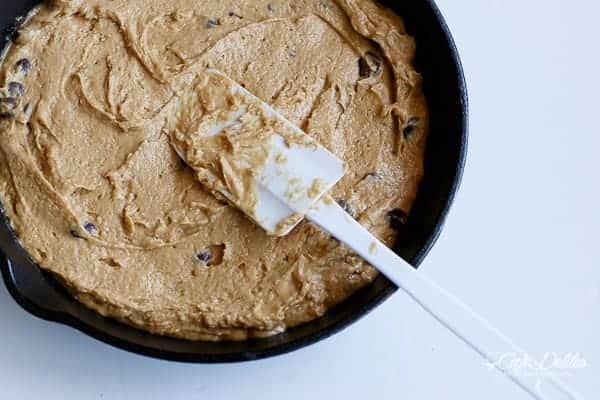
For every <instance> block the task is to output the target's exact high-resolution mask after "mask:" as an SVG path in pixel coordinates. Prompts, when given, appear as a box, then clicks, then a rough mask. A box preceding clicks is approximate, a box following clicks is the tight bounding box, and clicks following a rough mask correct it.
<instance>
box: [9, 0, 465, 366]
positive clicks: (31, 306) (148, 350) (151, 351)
mask: <svg viewBox="0 0 600 400" xmlns="http://www.w3.org/2000/svg"><path fill="white" fill-rule="evenodd" d="M422 1H423V2H424V3H425V4H426V5H427V7H428V8H429V12H431V13H432V16H433V17H434V18H435V22H436V23H437V24H438V25H439V28H440V29H441V31H442V33H443V36H444V37H445V40H446V43H444V45H445V46H446V48H447V50H448V51H449V52H450V55H451V57H452V61H453V64H454V68H455V79H456V80H457V82H456V85H457V89H458V92H459V93H458V95H459V97H460V98H459V99H458V100H459V102H460V108H461V110H460V113H461V115H460V116H459V117H460V119H461V121H460V125H461V132H460V146H459V153H460V154H458V157H457V159H456V163H455V166H454V168H455V171H454V172H455V175H454V178H453V181H452V185H451V187H450V188H449V192H448V195H447V197H446V199H445V201H444V206H443V207H442V209H441V210H440V211H439V213H438V215H437V216H436V218H435V223H434V229H433V230H432V231H431V232H430V233H429V234H428V235H427V239H426V240H425V241H424V244H423V245H422V246H421V248H420V249H419V250H418V251H417V252H416V253H415V254H414V255H413V256H412V257H410V260H411V264H412V265H413V266H415V268H416V267H418V266H419V265H420V264H421V262H422V261H423V259H424V258H425V256H426V255H427V254H428V252H429V251H430V250H431V248H432V247H433V245H434V244H435V242H436V240H437V239H438V237H439V235H440V234H441V231H442V228H443V225H444V222H445V220H446V217H447V215H448V213H449V210H450V207H451V205H452V203H453V201H454V198H455V195H456V193H457V191H458V189H459V186H460V182H461V179H462V174H463V170H464V167H465V163H466V156H467V141H468V133H467V132H468V99H467V89H466V82H465V78H464V73H463V69H462V65H461V61H460V58H459V55H458V51H457V49H456V45H455V43H454V40H453V38H452V35H451V33H450V30H449V28H448V26H447V24H446V22H445V21H444V18H443V16H442V14H441V12H440V10H439V9H438V7H437V6H436V5H435V3H434V1H433V0H422ZM0 12H1V11H0ZM407 25H409V23H408V22H407ZM417 40H418V38H417ZM417 201H418V200H417ZM1 214H2V218H1V219H2V224H3V225H5V226H8V229H9V230H11V231H12V229H11V228H10V225H9V224H7V220H6V217H5V215H4V213H1ZM0 245H1V247H3V248H5V247H6V246H12V247H17V251H21V252H24V250H22V248H21V246H20V245H19V244H18V242H16V240H13V243H10V244H5V243H1V244H0ZM0 269H1V272H2V276H3V278H4V282H5V284H6V287H7V289H8V291H9V293H10V294H11V296H12V297H13V298H14V300H15V301H16V302H17V303H18V304H19V305H20V306H21V307H22V308H24V309H25V310H26V311H28V312H29V313H31V314H33V315H34V316H37V317H39V318H42V319H44V320H48V321H53V322H58V323H62V324H64V325H67V326H71V327H73V328H75V329H77V330H79V331H81V332H83V333H85V334H87V335H89V336H91V337H93V338H96V339H98V340H100V341H102V342H104V343H107V344H109V345H112V346H114V347H117V348H120V349H122V350H126V351H129V352H133V353H137V354H140V355H145V356H149V357H153V358H157V359H163V360H169V361H179V362H191V363H227V362H240V361H251V360H258V359H263V358H268V357H273V356H277V355H281V354H285V353H288V352H291V351H294V350H298V349H300V348H303V347H305V346H309V345H311V344H314V343H316V342H319V341H321V340H324V339H326V338H328V337H330V336H332V335H334V334H336V333H338V332H339V331H341V330H343V329H345V328H346V327H348V326H349V325H351V324H352V323H354V322H356V321H357V320H359V319H360V318H362V317H364V316H365V315H366V314H368V313H369V312H370V311H372V310H373V309H374V308H375V307H377V306H378V305H379V304H381V303H382V302H383V301H385V300H386V299H387V298H388V297H389V296H391V295H392V294H393V293H394V292H395V291H396V290H397V288H396V287H395V286H394V285H393V284H392V283H390V282H389V281H387V279H385V278H383V277H380V278H378V280H383V281H384V282H385V288H384V289H383V290H381V291H380V292H379V293H378V295H377V296H376V297H373V298H371V300H370V301H369V302H368V303H365V304H362V305H361V306H360V307H358V308H355V309H354V311H353V312H352V313H351V314H350V315H348V316H346V317H345V318H344V319H341V320H338V321H337V322H336V323H335V325H333V326H330V327H326V328H323V327H318V328H317V329H314V330H312V331H311V333H310V334H308V335H306V336H304V337H301V338H299V339H296V340H292V341H288V342H283V343H281V344H277V345H275V346H274V347H272V348H267V349H263V350H257V351H237V352H231V353H227V354H200V353H180V352H173V351H168V350H161V349H157V348H152V347H147V346H144V345H142V344H139V343H134V342H130V341H126V340H123V339H120V338H117V337H115V336H112V335H110V334H107V333H106V332H103V331H101V330H98V329H96V328H94V327H92V326H90V325H88V324H86V323H84V322H83V321H81V320H79V319H77V318H75V317H74V316H72V315H70V314H67V313H65V312H61V311H52V310H50V309H44V308H42V307H40V306H38V305H37V304H36V303H35V302H34V301H32V300H30V299H29V298H27V297H26V296H23V295H22V294H21V292H20V290H19V288H18V287H17V285H16V280H15V279H14V278H15V277H14V275H13V274H14V264H13V263H12V262H11V261H10V260H9V259H8V258H7V257H6V256H4V255H3V254H0ZM376 282H377V281H376ZM56 285H57V286H58V284H56ZM372 285H375V283H373V284H372ZM65 295H66V294H65ZM343 304H345V303H342V306H343ZM338 307H341V306H338ZM334 310H335V308H334ZM333 312H335V311H333ZM114 323H115V324H120V323H119V322H116V321H115V322H114ZM315 323H316V321H313V322H310V323H307V324H305V325H304V327H305V328H306V327H308V326H310V325H311V324H315ZM315 326H318V325H316V324H315ZM124 327H125V326H124ZM126 328H127V329H132V328H130V327H126ZM260 340H262V339H257V340H256V341H260ZM216 345H217V344H216Z"/></svg>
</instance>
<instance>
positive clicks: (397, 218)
mask: <svg viewBox="0 0 600 400" xmlns="http://www.w3.org/2000/svg"><path fill="white" fill-rule="evenodd" d="M388 217H389V219H390V226H391V227H392V228H395V229H399V228H400V227H401V226H403V225H406V223H407V222H408V214H407V213H406V211H404V210H401V209H399V208H396V209H395V210H392V211H390V212H389V213H388Z"/></svg>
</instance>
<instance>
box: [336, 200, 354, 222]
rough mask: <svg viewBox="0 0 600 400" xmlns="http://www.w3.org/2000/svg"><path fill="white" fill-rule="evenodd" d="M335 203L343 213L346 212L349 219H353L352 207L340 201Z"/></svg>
mask: <svg viewBox="0 0 600 400" xmlns="http://www.w3.org/2000/svg"><path fill="white" fill-rule="evenodd" d="M337 203H338V204H339V205H340V207H342V208H343V209H344V211H346V212H347V213H348V214H349V215H350V216H351V217H353V218H354V210H353V209H352V207H350V204H349V203H348V202H347V201H346V200H344V199H340V200H338V201H337Z"/></svg>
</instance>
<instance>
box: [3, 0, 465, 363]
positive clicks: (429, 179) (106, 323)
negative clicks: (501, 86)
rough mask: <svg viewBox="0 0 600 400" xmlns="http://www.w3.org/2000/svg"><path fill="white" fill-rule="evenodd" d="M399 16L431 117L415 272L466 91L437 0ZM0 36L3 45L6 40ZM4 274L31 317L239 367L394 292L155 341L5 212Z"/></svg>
mask: <svg viewBox="0 0 600 400" xmlns="http://www.w3.org/2000/svg"><path fill="white" fill-rule="evenodd" d="M38 3H39V0H2V5H1V6H0V29H5V32H6V33H10V32H11V31H12V30H14V29H12V28H11V27H14V24H15V20H16V19H17V17H19V16H22V15H26V14H27V12H28V11H29V10H30V9H32V8H33V6H35V5H36V4H38ZM383 3H384V4H386V5H388V6H389V7H391V8H392V9H394V10H395V11H396V12H397V13H398V14H399V15H401V16H402V17H403V18H404V20H405V22H406V25H407V29H408V31H409V33H410V34H411V35H413V36H415V37H416V40H417V60H416V64H417V69H418V70H419V71H420V72H421V73H422V74H423V78H424V90H425V95H426V97H427V100H428V104H429V107H430V112H431V132H430V137H429V142H428V148H427V157H426V173H425V179H424V181H423V184H422V186H421V189H420V192H419V196H418V199H417V201H416V204H415V207H414V209H413V212H412V213H411V216H410V218H409V221H408V222H407V223H406V224H405V225H403V226H401V227H400V229H401V235H400V237H401V239H399V241H398V243H397V244H396V246H395V249H396V251H397V253H398V254H399V255H400V256H402V257H403V258H404V259H406V260H408V261H410V263H411V264H412V265H414V266H415V267H417V266H418V265H419V264H420V263H421V261H422V260H423V258H424V257H425V256H426V254H427V253H428V252H429V250H430V249H431V247H432V246H433V244H434V242H435V240H436V239H437V237H438V235H439V234H440V231H441V229H442V225H443V223H444V220H445V218H446V215H447V213H448V210H449V208H450V205H451V203H452V201H453V199H454V195H455V193H456V191H457V189H458V186H459V182H460V179H461V176H462V170H463V168H464V163H465V157H466V152H467V91H466V87H465V81H464V76H463V72H462V67H461V65H460V60H459V57H458V54H457V51H456V48H455V45H454V42H453V40H452V37H451V34H450V31H449V30H448V27H447V26H446V23H445V22H444V20H443V17H442V15H441V14H440V12H439V10H438V8H437V7H436V5H435V4H434V3H433V1H432V0H403V1H388V2H386V1H383ZM2 36H3V37H2V38H1V39H0V48H4V46H5V44H6V40H7V38H5V37H4V36H5V35H2ZM0 248H1V249H2V251H3V252H4V254H5V255H6V256H5V257H0V269H1V270H2V275H3V277H4V281H5V283H6V286H7V287H8V290H9V292H10V293H11V295H12V296H13V297H14V299H15V300H16V301H17V302H18V303H19V304H20V305H21V306H22V307H23V308H24V309H26V310H27V311H29V312H30V313H32V314H34V315H36V316H38V317H40V318H43V319H46V320H50V321H56V322H59V323H63V324H66V325H70V326H72V327H74V328H76V329H79V330H80V331H82V332H84V333H86V334H88V335H90V336H93V337H95V338H97V339H99V340H102V341H103V342H106V343H108V344H111V345H113V346H116V347H119V348H122V349H125V350H128V351H132V352H135V353H139V354H143V355H147V356H151V357H156V358H162V359H167V360H174V361H185V362H204V363H215V362H234V361H248V360H256V359H260V358H265V357H271V356H275V355H278V354H282V353H286V352H289V351H293V350H296V349H299V348H301V347H304V346H308V345H310V344H312V343H315V342H317V341H320V340H322V339H325V338H327V337H328V336H330V335H332V334H334V333H336V332H338V331H340V330H341V329H343V328H345V327H347V326H348V325H350V324H351V323H353V322H354V321H356V320H358V319H359V318H361V317H362V316H364V315H366V314H367V313H368V312H369V311H371V310H372V309H373V308H374V307H376V306H377V305H378V304H380V303H381V302H383V301H384V300H385V299H386V298H387V297H389V296H390V295H391V294H392V293H394V292H395V291H396V287H395V286H394V285H393V284H391V283H390V282H389V281H388V280H387V279H385V278H383V277H379V278H377V280H376V281H375V282H373V283H372V284H371V285H369V286H368V287H366V288H364V289H363V290H361V291H359V292H358V293H356V294H355V295H353V296H352V297H351V298H350V299H349V300H347V301H346V302H344V303H343V304H340V305H339V306H337V307H335V308H333V309H332V310H330V311H329V312H328V313H327V314H326V315H325V316H324V317H322V318H319V319H318V320H316V321H313V322H310V323H308V324H305V325H302V326H300V327H297V328H293V329H290V330H289V331H287V332H285V333H282V334H280V335H278V336H275V337H272V338H268V339H257V340H249V341H244V342H222V343H210V342H189V341H185V340H178V339H172V338H167V337H161V336H155V335H151V334H149V333H145V332H143V331H141V330H138V329H135V328H131V327H129V326H126V325H123V324H121V323H119V322H116V321H114V320H112V319H107V318H103V317H101V316H99V315H98V314H96V313H95V312H93V311H91V310H89V309H87V308H86V307H84V306H83V305H81V304H80V303H78V302H77V301H75V300H73V299H72V298H71V297H70V296H69V294H68V293H67V292H66V291H65V290H64V289H63V288H62V286H60V284H58V283H57V282H56V281H55V280H54V279H53V278H52V277H51V276H50V275H49V274H47V273H44V272H42V271H41V270H40V269H39V268H38V267H37V266H36V265H35V264H34V263H32V261H31V260H30V259H29V257H28V256H27V254H26V253H25V251H24V250H23V249H22V248H21V246H20V245H19V244H18V243H17V241H16V240H15V237H14V234H13V233H12V231H11V228H10V226H9V225H8V223H7V221H6V217H5V216H4V214H2V217H1V218H0Z"/></svg>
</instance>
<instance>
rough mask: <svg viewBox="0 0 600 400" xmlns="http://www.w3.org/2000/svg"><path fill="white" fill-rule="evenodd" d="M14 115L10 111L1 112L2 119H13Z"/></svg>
mask: <svg viewBox="0 0 600 400" xmlns="http://www.w3.org/2000/svg"><path fill="white" fill-rule="evenodd" d="M12 117H13V115H12V114H11V113H9V112H0V121H4V120H7V119H11V118H12Z"/></svg>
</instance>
